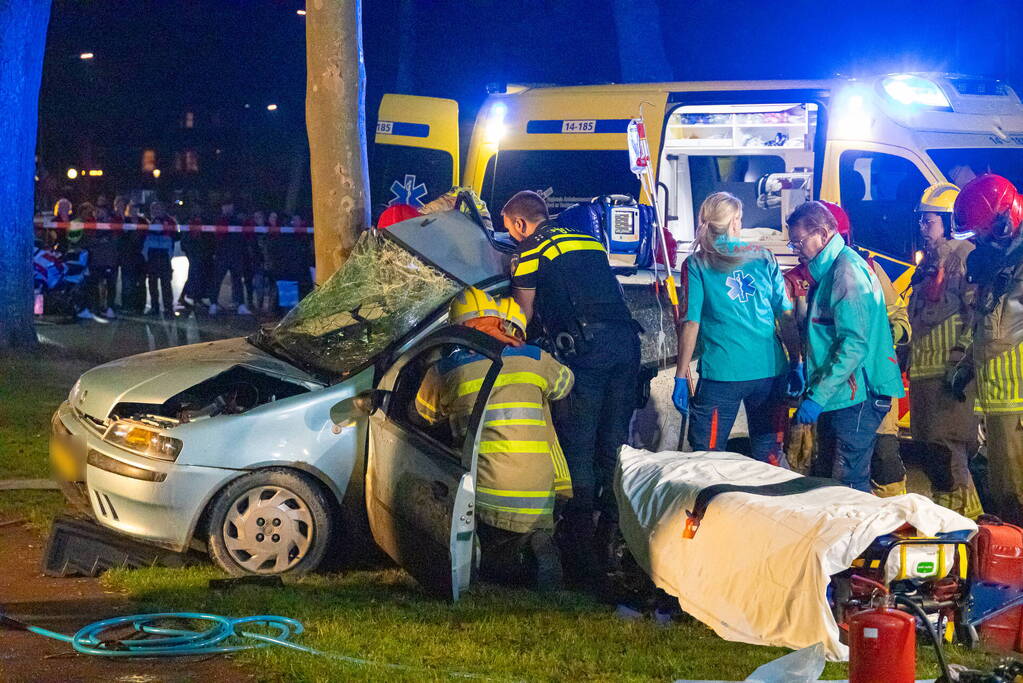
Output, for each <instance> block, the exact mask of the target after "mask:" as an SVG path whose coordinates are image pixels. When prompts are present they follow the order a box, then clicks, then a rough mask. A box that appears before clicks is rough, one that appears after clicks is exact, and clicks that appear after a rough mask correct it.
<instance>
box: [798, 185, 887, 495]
mask: <svg viewBox="0 0 1023 683" xmlns="http://www.w3.org/2000/svg"><path fill="white" fill-rule="evenodd" d="M787 223H788V228H789V235H790V237H791V238H792V241H791V242H790V246H791V247H792V248H793V250H794V251H796V253H797V254H798V255H799V256H800V257H801V258H802V259H803V260H805V261H806V263H807V268H808V270H809V274H810V278H811V279H812V280H813V282H814V284H813V285H812V286H811V288H810V292H809V296H808V301H807V321H808V324H807V331H806V340H807V344H806V372H807V391H806V394H805V397H804V398H803V400H802V402H801V403H800V404H799V408H798V409H797V410H796V415H795V418H794V419H795V421H796V422H797V423H800V424H813V423H817V422H818V420H819V424H818V427H817V442H818V453H817V459H816V461H815V463H814V473H815V474H817V475H820V476H831V477H833V478H835V479H838V480H839V481H841V482H842V483H844V484H846V485H847V486H850V487H852V488H855V489H859V490H861V491H870V464H871V456H872V455H873V451H874V445H875V442H876V440H877V428H878V427H879V426H880V425H881V421H882V420H883V419H884V417H885V415H886V414H887V413H888V411H889V410H890V409H891V403H892V399H893V398H901V397H902V396H903V395H904V393H905V392H904V390H903V387H902V378H901V375H900V372H899V366H898V362H897V361H896V360H895V358H894V351H893V346H894V342H893V340H892V332H891V328H890V327H889V325H888V317H887V312H886V308H885V305H884V297H883V295H882V293H881V288H880V285H879V284H878V281H877V277H876V276H875V275H874V274H873V272H872V271H871V270H870V268H869V266H867V264H866V262H865V261H864V260H863V259H862V258H860V256H859V255H858V254H856V252H854V251H853V250H852V249H851V248H850V247H849V246H848V245H846V244H845V241H844V240H843V239H842V237H841V235H839V234H838V233H837V227H838V226H837V223H836V221H835V217H834V216H833V215H832V213H831V211H829V210H828V208H827V207H826V206H824V205H823V204H821V203H820V202H807V203H805V204H802V205H800V206H799V207H797V208H796V210H795V211H793V212H792V215H790V216H789V217H788V219H787Z"/></svg>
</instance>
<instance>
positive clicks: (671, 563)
mask: <svg viewBox="0 0 1023 683" xmlns="http://www.w3.org/2000/svg"><path fill="white" fill-rule="evenodd" d="M797 476H799V475H797V474H795V473H794V472H789V471H787V470H784V469H781V468H780V467H774V466H772V465H768V464H766V463H761V462H758V461H756V460H752V459H750V458H747V457H744V456H742V455H739V454H737V453H721V452H695V453H683V452H678V451H663V452H660V453H651V452H649V451H643V450H638V449H635V448H631V447H629V446H625V447H623V449H622V452H621V456H620V459H619V465H618V472H617V475H616V480H615V489H616V493H617V496H618V506H619V511H620V517H621V521H620V523H621V529H622V532H623V534H624V535H625V540H626V541H627V542H628V544H629V549H630V550H631V551H632V553H633V555H635V557H636V560H637V561H638V562H639V564H640V566H642V567H643V568H644V569H645V570H646V571H647V572H648V573H649V574H650V576H651V577H652V578H653V580H654V582H655V583H656V584H657V585H658V586H659V587H660V588H662V589H664V590H665V591H667V592H668V593H671V594H672V595H674V596H676V597H677V598H678V599H679V602H680V603H681V605H682V609H684V610H685V611H686V612H688V613H689V614H691V615H693V616H694V617H696V618H697V619H699V620H700V621H702V622H703V623H705V624H707V625H708V626H710V627H711V628H712V629H714V632H715V633H717V634H718V635H719V636H721V637H722V638H725V639H726V640H734V641H739V642H744V643H752V644H756V645H776V646H783V647H791V648H796V649H798V648H803V647H807V646H809V645H813V644H814V643H817V642H822V643H823V644H824V648H825V654H826V656H827V657H828V659H830V660H839V661H844V660H846V659H848V657H849V652H848V648H847V647H846V646H845V645H842V644H841V643H840V642H839V632H838V625H837V624H836V623H835V620H834V617H833V616H832V614H831V610H830V609H829V607H828V603H827V597H826V591H827V586H828V581H829V577H830V576H831V575H832V574H837V573H838V572H841V571H843V570H845V569H847V568H849V566H850V564H851V563H852V561H853V560H854V559H855V558H856V557H857V556H859V555H860V553H862V552H863V551H864V550H865V549H866V548H867V546H869V545H870V543H871V542H872V541H873V540H874V539H875V538H877V537H878V536H881V535H883V534H887V533H891V532H893V531H895V530H896V529H898V528H899V527H901V526H902V525H903V524H906V523H908V524H911V525H913V526H914V527H916V529H917V530H918V531H919V532H920V533H921V534H924V535H928V536H930V535H934V534H937V533H939V532H949V531H957V530H964V529H969V530H976V528H977V527H976V524H974V523H973V522H972V521H970V520H969V519H967V518H966V517H963V516H961V515H958V514H956V513H955V512H952V511H951V510H948V509H946V508H943V507H941V506H939V505H935V504H934V503H932V502H931V501H930V500H928V499H927V498H925V497H923V496H920V495H917V494H913V493H911V494H907V495H904V496H897V497H895V498H877V497H875V496H873V495H870V494H868V493H863V492H861V491H854V490H853V489H848V488H826V489H819V490H816V491H809V492H807V493H801V494H797V495H791V496H779V497H767V496H754V495H750V494H745V493H725V494H721V495H719V496H717V497H716V498H714V500H713V501H712V502H711V503H710V505H709V507H708V508H707V513H706V515H705V516H704V518H703V521H702V522H701V525H700V528H699V531H698V532H697V533H696V537H695V538H693V539H685V538H683V537H682V532H683V530H684V528H685V522H686V510H687V509H691V507H692V503H693V501H694V500H695V499H696V495H697V493H698V492H699V491H700V490H701V489H703V488H706V487H707V486H710V485H712V484H720V483H732V484H745V485H752V486H757V485H762V484H773V483H777V482H782V481H787V480H789V479H793V478H795V477H797Z"/></svg>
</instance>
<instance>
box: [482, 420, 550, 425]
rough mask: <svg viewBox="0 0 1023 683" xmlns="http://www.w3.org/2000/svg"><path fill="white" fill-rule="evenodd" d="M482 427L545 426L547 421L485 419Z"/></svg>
mask: <svg viewBox="0 0 1023 683" xmlns="http://www.w3.org/2000/svg"><path fill="white" fill-rule="evenodd" d="M483 426H484V427H546V426H547V423H546V422H545V421H544V420H527V419H519V420H487V421H486V422H484V423H483Z"/></svg>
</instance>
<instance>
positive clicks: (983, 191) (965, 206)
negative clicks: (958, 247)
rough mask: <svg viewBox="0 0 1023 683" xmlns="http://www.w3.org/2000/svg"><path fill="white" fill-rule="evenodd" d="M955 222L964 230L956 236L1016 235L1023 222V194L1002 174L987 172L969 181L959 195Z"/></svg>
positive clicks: (962, 237) (994, 236)
mask: <svg viewBox="0 0 1023 683" xmlns="http://www.w3.org/2000/svg"><path fill="white" fill-rule="evenodd" d="M955 221H956V224H957V225H958V226H959V230H960V231H961V232H958V233H956V235H955V237H956V239H966V238H968V237H973V236H974V235H976V236H977V237H991V238H996V239H997V238H999V237H1006V236H1015V235H1016V234H1017V233H1018V232H1019V226H1020V222H1023V197H1020V195H1019V192H1018V191H1017V190H1016V186H1015V185H1013V184H1012V183H1011V182H1009V181H1008V180H1006V179H1005V178H1003V177H1002V176H1000V175H995V174H993V173H985V174H984V175H981V176H977V177H976V178H974V179H973V180H971V181H970V182H968V183H967V184H966V187H964V188H963V189H962V191H961V192H960V193H959V196H958V197H956V200H955Z"/></svg>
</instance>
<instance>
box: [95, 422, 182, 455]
mask: <svg viewBox="0 0 1023 683" xmlns="http://www.w3.org/2000/svg"><path fill="white" fill-rule="evenodd" d="M103 440H104V441H108V442H109V443H112V444H114V445H115V446H120V447H121V448H124V449H125V450H129V451H132V452H133V453H138V454H139V455H145V456H148V457H150V458H158V459H160V460H171V461H173V460H176V459H177V457H178V453H180V452H181V445H182V444H181V441H180V440H178V439H174V438H171V437H169V436H164V435H163V434H160V432H158V431H156V430H155V429H152V428H150V427H149V426H147V425H144V424H139V423H138V422H129V421H127V420H118V421H117V422H115V423H114V424H112V425H110V427H108V428H107V432H106V434H104V435H103Z"/></svg>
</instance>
